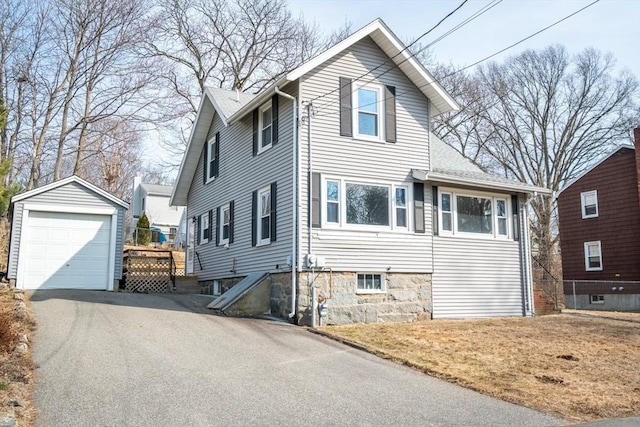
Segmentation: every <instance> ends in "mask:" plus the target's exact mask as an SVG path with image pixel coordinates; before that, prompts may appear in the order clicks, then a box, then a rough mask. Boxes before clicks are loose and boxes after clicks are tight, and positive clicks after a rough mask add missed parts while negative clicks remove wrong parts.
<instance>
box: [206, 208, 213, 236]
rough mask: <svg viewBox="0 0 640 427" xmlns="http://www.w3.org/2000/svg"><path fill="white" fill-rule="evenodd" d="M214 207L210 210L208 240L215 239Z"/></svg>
mask: <svg viewBox="0 0 640 427" xmlns="http://www.w3.org/2000/svg"><path fill="white" fill-rule="evenodd" d="M212 231H213V209H211V210H210V211H209V228H208V229H207V240H208V241H211V240H213V233H212Z"/></svg>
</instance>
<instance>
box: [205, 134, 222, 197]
mask: <svg viewBox="0 0 640 427" xmlns="http://www.w3.org/2000/svg"><path fill="white" fill-rule="evenodd" d="M219 163H220V132H216V134H215V137H214V138H212V139H210V140H209V141H207V144H206V146H205V151H204V183H205V184H206V183H208V182H211V181H213V180H214V179H215V177H216V176H218V168H219Z"/></svg>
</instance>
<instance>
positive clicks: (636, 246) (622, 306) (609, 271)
mask: <svg viewBox="0 0 640 427" xmlns="http://www.w3.org/2000/svg"><path fill="white" fill-rule="evenodd" d="M634 137H635V147H634V146H628V145H623V146H619V147H616V148H615V149H613V150H612V151H611V152H610V153H609V154H607V155H606V156H604V157H603V158H602V159H601V160H600V161H599V162H597V163H596V164H595V165H594V166H592V167H591V168H590V169H588V170H587V171H586V172H584V173H583V174H582V175H580V176H579V177H578V178H576V179H575V180H573V181H572V182H571V183H569V184H568V185H567V186H565V187H564V188H563V189H562V190H561V191H560V193H559V194H558V196H557V202H558V221H559V229H560V250H561V253H562V275H563V279H564V293H565V304H566V305H567V307H569V308H582V309H585V308H586V309H592V310H633V311H637V310H640V199H639V195H638V193H639V191H640V127H639V128H636V129H635V130H634ZM574 288H575V294H576V295H575V298H574Z"/></svg>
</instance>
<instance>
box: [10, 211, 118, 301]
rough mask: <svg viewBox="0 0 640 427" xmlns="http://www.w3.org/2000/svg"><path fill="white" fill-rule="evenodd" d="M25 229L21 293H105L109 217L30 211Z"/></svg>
mask: <svg viewBox="0 0 640 427" xmlns="http://www.w3.org/2000/svg"><path fill="white" fill-rule="evenodd" d="M28 228H29V229H28V231H27V236H26V242H25V247H24V248H23V250H21V252H22V255H21V256H24V257H25V258H24V260H22V263H21V268H23V269H24V271H23V283H22V285H21V286H22V287H23V288H24V289H103V290H106V289H107V286H108V280H109V253H110V247H109V246H110V240H111V216H109V215H87V214H77V213H58V212H39V211H30V212H29V222H28ZM23 232H24V230H23Z"/></svg>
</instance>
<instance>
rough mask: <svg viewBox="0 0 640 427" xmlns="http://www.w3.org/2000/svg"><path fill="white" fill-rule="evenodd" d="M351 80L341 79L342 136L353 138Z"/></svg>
mask: <svg viewBox="0 0 640 427" xmlns="http://www.w3.org/2000/svg"><path fill="white" fill-rule="evenodd" d="M351 109H352V105H351V79H350V78H347V77H340V135H342V136H353V125H352V121H353V117H352V115H351Z"/></svg>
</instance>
